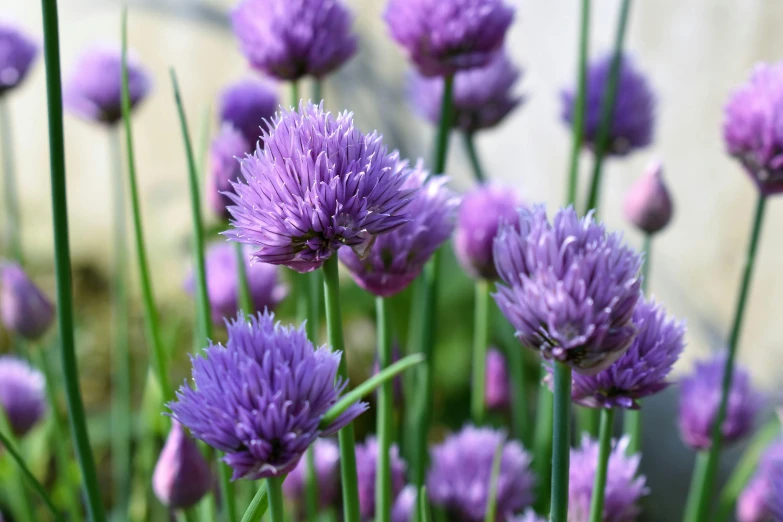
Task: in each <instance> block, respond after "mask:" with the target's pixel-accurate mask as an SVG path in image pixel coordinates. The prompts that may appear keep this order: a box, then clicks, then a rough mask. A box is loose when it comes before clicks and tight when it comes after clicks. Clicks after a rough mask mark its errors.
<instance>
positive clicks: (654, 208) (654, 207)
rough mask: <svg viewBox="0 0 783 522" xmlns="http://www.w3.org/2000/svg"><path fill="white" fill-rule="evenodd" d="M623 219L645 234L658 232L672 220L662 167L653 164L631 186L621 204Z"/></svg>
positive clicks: (670, 200) (657, 163)
mask: <svg viewBox="0 0 783 522" xmlns="http://www.w3.org/2000/svg"><path fill="white" fill-rule="evenodd" d="M623 210H624V211H625V219H627V220H628V221H630V222H631V223H633V224H634V225H635V226H636V228H638V229H639V230H641V231H642V232H644V233H646V234H655V233H656V232H660V231H661V230H662V229H663V228H664V227H666V225H668V224H669V221H670V220H671V218H672V212H673V210H672V199H671V196H670V195H669V189H668V188H667V187H666V183H664V180H663V165H662V164H661V162H660V161H656V162H653V163H652V164H651V165H650V166H649V167H648V168H647V171H646V172H645V173H644V174H643V175H642V176H641V177H640V178H639V179H638V180H636V182H635V183H634V184H633V185H632V186H631V189H630V190H629V191H628V193H627V194H626V195H625V203H624V204H623Z"/></svg>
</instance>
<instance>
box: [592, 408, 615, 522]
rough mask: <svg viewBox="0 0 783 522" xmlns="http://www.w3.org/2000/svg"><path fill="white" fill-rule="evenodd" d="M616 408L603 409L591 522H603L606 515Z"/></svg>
mask: <svg viewBox="0 0 783 522" xmlns="http://www.w3.org/2000/svg"><path fill="white" fill-rule="evenodd" d="M613 426H614V408H602V409H601V428H600V432H599V435H598V444H599V446H598V464H597V466H596V469H595V482H594V483H593V498H592V499H591V502H590V522H601V521H602V520H603V514H604V493H605V490H606V475H607V471H608V469H609V455H610V454H611V453H612V427H613Z"/></svg>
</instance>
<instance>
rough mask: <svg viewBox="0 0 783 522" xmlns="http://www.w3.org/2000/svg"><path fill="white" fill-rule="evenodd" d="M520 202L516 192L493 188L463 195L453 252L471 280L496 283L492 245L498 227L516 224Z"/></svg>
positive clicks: (479, 188) (488, 186)
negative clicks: (479, 279)
mask: <svg viewBox="0 0 783 522" xmlns="http://www.w3.org/2000/svg"><path fill="white" fill-rule="evenodd" d="M521 205H522V200H521V199H520V198H519V197H518V196H517V194H516V192H514V191H513V190H511V189H509V188H507V187H501V186H496V185H480V186H478V187H477V188H475V189H474V190H472V191H471V192H468V193H467V194H465V196H464V197H463V198H462V203H461V204H460V207H459V214H458V216H457V232H456V234H455V236H454V252H455V253H456V255H457V259H458V260H459V262H460V265H462V268H463V269H464V270H465V271H466V272H467V273H468V274H470V275H471V276H473V277H476V278H482V279H495V278H497V276H498V272H497V270H496V269H495V258H494V256H493V254H492V245H493V243H494V241H495V236H496V235H497V232H498V228H499V227H500V224H501V223H517V222H518V220H519V217H518V216H519V210H518V209H519V207H520V206H521Z"/></svg>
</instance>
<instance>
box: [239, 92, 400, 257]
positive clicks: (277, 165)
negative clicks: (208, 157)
mask: <svg viewBox="0 0 783 522" xmlns="http://www.w3.org/2000/svg"><path fill="white" fill-rule="evenodd" d="M261 139H262V140H263V141H264V148H263V150H262V149H260V148H258V149H256V152H255V155H253V156H248V157H247V158H245V159H244V160H243V161H242V176H243V177H244V181H240V182H237V183H235V184H234V192H235V194H231V195H230V196H229V197H230V198H231V200H232V201H233V202H234V206H231V207H229V212H231V215H232V216H233V218H234V219H233V220H232V222H231V224H232V225H233V226H234V227H235V229H234V230H230V231H228V232H225V233H224V234H225V235H226V236H227V237H228V238H229V239H231V240H233V241H239V242H242V243H250V244H253V245H256V246H258V247H259V249H258V250H257V251H256V252H255V253H254V254H253V256H254V257H255V258H256V259H257V260H259V261H263V262H265V263H272V264H275V265H286V266H288V267H289V268H292V269H294V270H296V271H298V272H309V271H312V270H315V269H317V268H319V267H320V266H321V265H322V264H323V263H324V262H325V261H326V260H327V259H329V258H330V257H331V256H332V255H333V254H334V253H335V252H336V250H337V249H338V248H340V247H341V246H344V245H347V246H349V247H352V248H354V249H358V251H360V252H366V250H367V248H368V247H369V246H370V245H371V244H372V241H373V240H374V238H375V236H377V235H379V234H383V233H386V232H389V231H391V230H394V229H395V228H398V227H400V226H402V225H403V224H404V223H406V222H407V221H408V214H407V212H406V210H405V207H406V206H407V205H408V203H409V201H410V200H411V198H412V197H413V194H412V191H411V190H408V189H404V188H402V186H403V184H404V183H405V179H406V175H407V170H406V169H405V168H404V164H403V163H401V162H400V161H399V159H398V155H397V153H396V152H395V153H391V154H389V153H387V149H386V147H385V146H384V145H383V143H382V141H381V137H380V136H379V135H378V134H376V133H372V134H367V135H365V134H362V133H361V132H360V131H359V130H358V129H356V127H354V125H353V115H352V114H350V113H342V114H339V115H337V117H335V116H333V115H332V114H331V113H329V112H326V111H324V109H323V106H322V105H313V104H311V103H302V104H300V105H299V111H298V112H297V111H285V110H284V111H282V113H280V114H279V115H278V116H276V117H275V119H274V120H273V122H272V123H271V124H270V126H269V130H268V131H266V132H264V134H263V135H262V136H261Z"/></svg>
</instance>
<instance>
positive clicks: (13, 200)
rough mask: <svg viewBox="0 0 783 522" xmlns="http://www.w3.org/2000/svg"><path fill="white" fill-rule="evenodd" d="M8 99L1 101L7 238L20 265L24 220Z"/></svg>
mask: <svg viewBox="0 0 783 522" xmlns="http://www.w3.org/2000/svg"><path fill="white" fill-rule="evenodd" d="M7 98H8V97H5V98H3V99H1V100H0V134H2V136H0V147H2V150H0V153H2V155H3V181H4V183H3V194H4V195H5V227H6V238H7V240H8V243H9V244H8V245H7V246H8V247H9V249H10V252H11V254H10V255H11V256H12V257H13V258H14V259H16V260H17V261H18V262H19V264H22V263H23V262H24V259H23V256H22V233H21V232H22V220H21V217H20V212H19V192H18V189H17V186H16V163H15V161H14V158H15V156H14V139H13V131H12V128H13V126H12V125H11V109H10V107H9V102H8V99H7Z"/></svg>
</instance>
